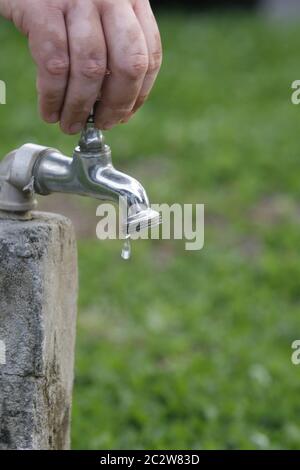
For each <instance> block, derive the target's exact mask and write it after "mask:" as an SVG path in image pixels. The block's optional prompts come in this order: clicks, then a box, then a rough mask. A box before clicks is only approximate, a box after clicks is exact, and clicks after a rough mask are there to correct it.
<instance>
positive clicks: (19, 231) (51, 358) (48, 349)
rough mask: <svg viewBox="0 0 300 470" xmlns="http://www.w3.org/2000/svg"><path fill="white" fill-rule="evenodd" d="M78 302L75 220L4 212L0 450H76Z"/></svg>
mask: <svg viewBox="0 0 300 470" xmlns="http://www.w3.org/2000/svg"><path fill="white" fill-rule="evenodd" d="M76 304H77V250H76V241H75V236H74V232H73V228H72V225H71V223H70V222H69V221H68V220H67V219H66V218H64V217H61V216H58V215H53V214H46V213H39V212H35V213H33V214H32V219H31V220H17V219H15V220H14V219H13V217H9V216H8V215H4V214H3V213H1V214H0V449H68V448H69V445H70V438H69V431H70V413H71V398H72V386H73V366H74V346H75V324H76Z"/></svg>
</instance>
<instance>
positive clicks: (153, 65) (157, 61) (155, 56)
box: [148, 51, 162, 73]
mask: <svg viewBox="0 0 300 470" xmlns="http://www.w3.org/2000/svg"><path fill="white" fill-rule="evenodd" d="M161 64H162V51H158V52H153V53H152V54H151V55H150V58H149V67H148V72H149V73H156V72H158V71H159V70H160V68H161Z"/></svg>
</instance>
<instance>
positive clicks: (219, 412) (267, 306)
mask: <svg viewBox="0 0 300 470" xmlns="http://www.w3.org/2000/svg"><path fill="white" fill-rule="evenodd" d="M159 23H160V27H161V31H162V36H163V43H164V49H165V54H164V55H165V57H164V66H163V68H162V72H161V75H160V78H159V80H158V83H157V85H156V88H155V90H154V92H153V95H152V97H151V99H150V101H149V102H148V104H147V105H146V106H145V107H144V109H143V110H142V111H141V112H140V113H139V114H138V115H137V116H136V117H135V119H134V120H133V121H132V122H131V123H130V124H128V125H125V126H120V127H118V128H117V129H115V130H113V131H111V132H108V133H107V134H106V138H107V141H108V142H109V144H110V145H111V146H112V149H113V152H114V162H115V165H116V166H117V167H118V168H120V169H123V170H125V171H128V172H129V173H131V174H133V175H135V176H137V177H138V178H140V179H141V181H142V182H143V183H144V185H145V187H146V188H147V190H148V192H149V194H150V196H151V199H152V201H153V202H156V203H159V202H167V203H172V202H179V203H184V202H185V203H188V202H189V203H204V204H205V206H206V234H205V235H206V240H205V247H204V249H203V250H202V251H199V252H188V251H185V249H184V242H183V241H154V240H153V241H137V242H135V243H134V246H133V258H132V260H131V261H130V262H127V263H126V262H124V261H122V260H121V258H120V248H121V243H120V242H119V241H115V242H113V241H107V242H100V241H98V240H97V239H96V237H95V235H94V230H95V227H96V223H97V219H96V216H95V212H94V209H95V205H94V203H93V202H89V201H86V200H78V199H76V202H74V205H75V206H76V211H77V212H76V214H77V215H76V217H77V219H79V223H78V221H77V225H80V220H82V219H81V215H82V217H86V216H85V214H86V213H89V214H90V218H89V220H91V222H89V223H91V230H88V228H87V230H86V233H85V235H84V236H80V237H79V238H80V239H79V268H80V293H79V318H78V337H77V356H76V379H75V394H74V407H73V425H72V435H73V436H72V442H73V448H74V449H102V448H105V449H116V448H117V449H131V448H134V449H138V448H139V449H180V448H189V449H238V448H239V449H250V448H251V449H261V448H267V449H281V448H282V449H296V448H299V442H300V401H299V394H300V366H299V367H298V368H297V367H296V366H295V365H293V364H292V363H291V359H290V357H291V343H292V341H294V340H295V339H299V338H300V249H299V247H300V176H299V174H300V171H299V168H300V107H297V106H293V105H292V104H291V101H290V96H291V88H290V87H291V83H292V81H294V80H296V79H300V57H299V51H300V34H299V27H298V25H288V24H285V25H279V24H277V23H271V22H269V23H268V22H266V21H265V20H263V19H260V18H257V17H255V16H246V15H245V16H241V15H236V16H228V15H224V16H222V15H206V16H200V15H199V16H197V15H196V14H193V15H190V16H189V15H186V16H184V15H180V14H170V13H168V14H162V15H161V16H160V18H159ZM0 41H1V46H2V59H1V68H0V79H2V80H5V81H6V82H7V87H8V104H7V105H6V106H0V119H1V154H2V155H4V154H5V153H6V152H8V151H10V150H11V149H12V148H13V147H16V146H17V145H20V144H23V143H24V142H27V141H34V142H39V143H41V144H45V145H46V144H49V145H51V146H53V147H57V148H60V149H61V150H62V151H64V152H67V153H70V152H71V150H72V148H73V147H74V144H75V141H76V139H74V138H73V137H72V138H70V137H66V136H64V135H63V134H62V133H61V132H60V131H59V129H58V128H57V127H56V126H49V125H46V124H43V123H42V122H41V121H40V120H39V117H38V114H37V110H36V95H35V85H34V67H33V65H32V63H31V60H30V56H29V53H28V51H27V47H26V42H25V41H24V39H23V38H22V37H21V36H20V34H19V33H17V32H16V31H15V30H14V29H13V28H12V27H11V26H10V25H9V24H7V23H5V22H4V21H1V22H0ZM54 210H59V209H58V208H57V206H56V207H54ZM73 212H74V211H73ZM73 212H72V214H73ZM67 213H68V210H67ZM72 214H70V216H71V217H72ZM84 220H85V219H84ZM86 223H87V222H86ZM87 233H88V234H87Z"/></svg>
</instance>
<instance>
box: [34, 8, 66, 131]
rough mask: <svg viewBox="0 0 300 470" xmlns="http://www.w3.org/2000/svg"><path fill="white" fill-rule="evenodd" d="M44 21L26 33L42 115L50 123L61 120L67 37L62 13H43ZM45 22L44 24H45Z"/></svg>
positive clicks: (53, 11)
mask: <svg viewBox="0 0 300 470" xmlns="http://www.w3.org/2000/svg"><path fill="white" fill-rule="evenodd" d="M46 15H47V21H45V23H44V24H43V27H41V26H40V25H39V24H37V25H36V26H34V27H33V28H32V29H31V30H30V32H29V46H30V50H31V53H32V56H33V59H34V60H35V62H36V64H37V67H38V72H37V89H38V95H39V107H40V113H41V116H42V118H43V119H44V120H45V121H47V122H50V123H53V122H57V121H58V120H59V119H60V112H61V109H62V105H63V102H64V96H65V91H66V86H67V80H68V74H69V53H68V39H67V32H66V27H65V21H64V16H63V12H62V11H61V10H59V9H54V10H51V12H48V11H47V12H46ZM45 25H46V26H45Z"/></svg>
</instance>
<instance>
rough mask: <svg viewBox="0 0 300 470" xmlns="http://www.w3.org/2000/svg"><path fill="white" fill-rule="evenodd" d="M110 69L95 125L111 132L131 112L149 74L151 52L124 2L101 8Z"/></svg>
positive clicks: (132, 13) (130, 9) (133, 14)
mask: <svg viewBox="0 0 300 470" xmlns="http://www.w3.org/2000/svg"><path fill="white" fill-rule="evenodd" d="M101 13H102V23H103V29H104V34H105V38H106V44H107V48H108V51H107V55H108V69H109V70H110V72H111V73H110V75H109V76H108V77H107V78H106V79H105V81H104V83H103V87H102V92H101V101H100V103H99V106H98V107H97V112H96V125H97V127H99V128H100V129H110V128H111V127H113V126H114V125H115V124H117V123H119V122H120V121H121V120H123V119H124V118H126V116H128V114H129V113H130V112H131V111H132V109H133V107H134V105H135V103H136V101H137V99H138V96H139V94H140V91H141V88H142V85H143V82H144V79H145V75H146V72H147V70H148V63H149V58H148V48H147V44H146V40H145V37H144V34H143V31H142V29H141V26H140V24H139V22H138V20H137V18H136V15H135V13H134V11H133V10H132V8H131V7H128V4H126V3H125V2H114V3H112V2H107V4H104V5H103V8H102V12H101Z"/></svg>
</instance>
